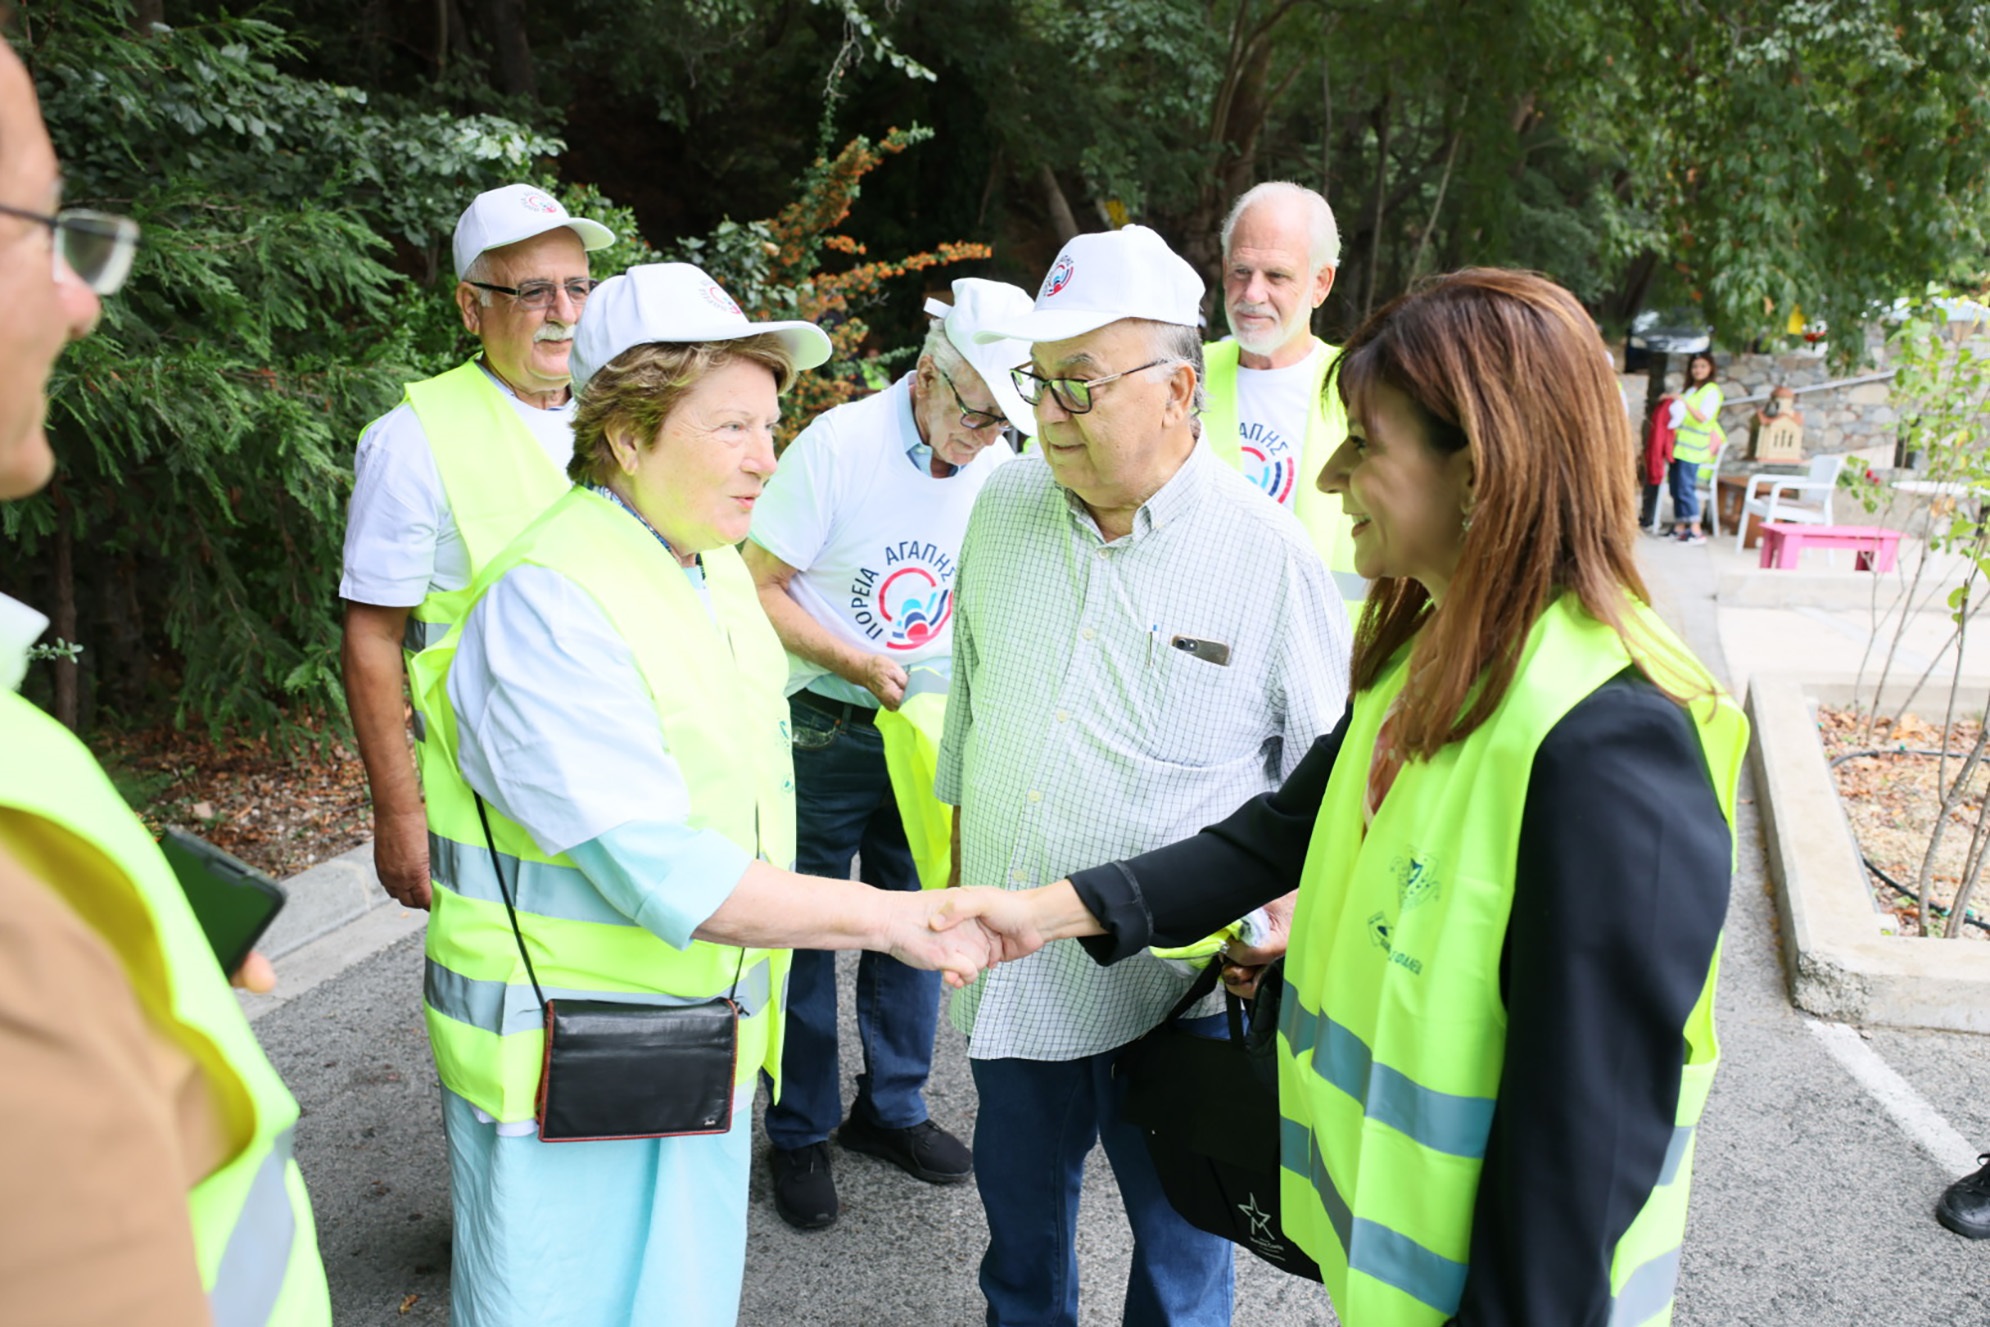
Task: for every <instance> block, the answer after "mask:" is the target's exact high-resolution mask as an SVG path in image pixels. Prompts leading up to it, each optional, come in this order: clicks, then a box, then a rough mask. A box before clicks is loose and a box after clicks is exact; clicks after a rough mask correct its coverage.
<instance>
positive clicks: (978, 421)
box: [933, 364, 1009, 433]
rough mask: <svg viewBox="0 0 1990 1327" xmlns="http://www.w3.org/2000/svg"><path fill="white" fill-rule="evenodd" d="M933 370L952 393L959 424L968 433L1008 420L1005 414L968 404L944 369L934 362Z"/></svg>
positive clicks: (999, 424) (994, 426)
mask: <svg viewBox="0 0 1990 1327" xmlns="http://www.w3.org/2000/svg"><path fill="white" fill-rule="evenodd" d="M933 371H934V372H935V373H938V374H939V375H940V381H941V382H943V383H945V384H946V385H947V390H948V391H950V392H952V393H953V394H954V404H955V405H957V406H959V407H960V426H961V427H962V428H964V429H966V430H967V431H968V432H970V433H979V432H981V431H982V430H983V429H992V428H997V427H1000V426H1001V425H1003V424H1006V423H1008V422H1009V420H1008V417H1007V416H1004V415H999V414H994V413H991V412H990V411H987V410H976V409H974V408H972V407H971V406H969V405H968V403H967V401H966V399H965V398H963V397H962V396H961V394H960V388H958V387H956V386H954V380H953V379H952V378H949V377H948V376H947V371H946V370H945V369H943V368H941V367H940V366H939V365H937V364H935V365H934V366H933Z"/></svg>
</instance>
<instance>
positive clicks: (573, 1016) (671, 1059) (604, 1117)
mask: <svg viewBox="0 0 1990 1327" xmlns="http://www.w3.org/2000/svg"><path fill="white" fill-rule="evenodd" d="M477 819H478V821H479V822H481V823H482V825H483V827H484V846H485V848H487V849H488V850H489V851H490V855H491V870H492V871H493V872H494V873H495V874H496V875H497V881H498V892H499V893H500V894H502V895H503V896H504V910H505V914H506V915H507V916H508V917H510V918H511V934H512V938H513V939H515V940H516V941H517V942H518V956H519V957H520V958H522V959H524V960H525V975H526V976H527V977H529V978H531V980H532V993H533V995H535V996H537V997H538V999H539V1007H540V1008H541V1009H542V1010H544V1011H545V1016H546V1056H545V1059H544V1060H543V1061H542V1062H541V1065H540V1069H539V1095H538V1102H537V1105H536V1108H535V1110H534V1114H535V1116H536V1117H537V1118H538V1121H539V1139H540V1141H541V1142H547V1143H596V1142H610V1141H617V1140H621V1139H628V1138H678V1137H684V1136H689V1135H695V1134H719V1133H725V1132H727V1131H728V1130H730V1129H731V1128H732V1093H733V1079H734V1076H735V1074H736V1073H737V1072H738V1066H739V1006H738V1005H737V1004H735V1003H734V1001H733V997H734V996H737V995H738V994H739V975H740V974H739V972H734V973H733V979H732V991H731V992H730V994H728V995H726V996H721V997H716V998H713V999H710V1000H703V1001H699V1002H697V1003H695V1004H668V1005H656V1004H621V1003H618V1002H616V1001H611V1000H566V999H555V1000H549V999H547V998H546V992H545V991H544V990H543V989H541V987H540V985H539V974H538V973H537V972H536V971H534V970H533V967H532V955H531V954H529V953H527V952H526V949H525V936H524V935H523V934H522V933H521V932H520V931H519V929H518V910H517V909H516V907H514V906H513V903H512V898H511V888H510V886H508V885H507V884H506V883H505V878H504V871H503V870H502V868H501V867H500V866H499V863H498V855H497V842H496V840H495V839H493V838H492V836H491V822H490V817H489V816H487V815H486V814H485V812H484V799H483V798H482V797H481V796H479V797H478V798H477ZM739 962H740V968H741V969H742V970H744V968H745V965H746V951H745V950H744V949H741V950H740V953H739Z"/></svg>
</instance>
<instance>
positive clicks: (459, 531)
mask: <svg viewBox="0 0 1990 1327" xmlns="http://www.w3.org/2000/svg"><path fill="white" fill-rule="evenodd" d="M614 242H615V236H614V233H613V232H612V231H610V230H609V229H608V228H607V227H606V226H604V225H602V224H601V223H600V222H598V221H590V220H588V219H586V218H584V217H573V216H569V215H567V210H566V209H565V208H564V207H562V206H560V204H559V203H558V202H557V201H556V200H554V199H553V198H552V197H550V196H549V195H547V194H546V193H544V192H542V191H541V190H539V189H537V188H534V187H533V186H531V185H527V184H508V185H505V186H504V187H503V188H501V189H492V190H489V191H487V192H485V193H481V194H478V195H477V197H476V198H475V199H474V200H473V201H472V202H471V203H470V206H469V207H467V208H465V209H464V211H463V215H462V217H461V218H460V219H458V221H457V223H456V234H455V240H454V245H453V248H454V253H455V260H456V276H457V282H456V307H457V308H458V310H460V311H461V313H462V317H463V326H464V328H465V329H467V330H468V331H469V332H470V333H471V334H472V335H474V336H475V337H476V338H477V340H478V342H479V344H480V345H481V346H482V349H481V351H480V352H479V353H478V354H477V355H475V356H474V357H472V358H471V359H470V360H469V361H467V362H466V363H463V364H460V365H458V366H457V367H456V368H453V369H451V370H450V371H449V372H447V373H444V374H441V375H440V376H438V377H434V378H430V379H428V380H426V381H424V382H416V383H410V384H408V388H407V394H406V395H405V396H404V397H403V398H402V401H401V404H400V405H398V406H396V407H395V408H394V409H392V410H390V411H388V412H387V413H386V414H385V415H382V416H381V417H380V418H379V419H376V420H374V421H373V422H372V423H371V424H369V425H367V427H366V431H365V432H364V433H363V434H361V435H360V439H359V453H358V456H357V458H356V462H355V464H356V467H357V471H358V481H357V483H356V484H355V485H354V487H353V494H352V509H351V514H350V516H349V518H348V521H347V525H346V538H345V574H344V577H343V579H341V580H340V582H339V597H340V598H342V599H343V600H345V634H344V642H343V645H342V648H341V650H340V661H341V663H342V664H343V668H344V674H345V692H346V703H347V704H348V705H349V706H350V708H351V710H352V726H353V733H354V736H355V737H356V738H357V739H358V742H359V754H360V759H361V760H362V761H364V762H365V765H366V778H367V782H368V784H369V785H370V787H371V789H372V793H373V862H374V867H375V869H376V871H377V872H378V874H379V876H380V883H381V884H382V885H383V886H385V887H386V890H387V892H388V893H389V894H392V895H393V896H394V897H395V898H396V899H398V900H400V902H401V903H402V904H404V905H405V906H407V907H410V908H426V907H427V906H428V905H429V893H430V891H429V869H428V865H429V864H428V826H427V820H426V818H425V817H424V814H423V810H422V797H421V789H420V786H419V784H418V782H417V780H416V776H415V769H414V765H413V762H412V761H411V760H410V759H409V756H408V742H407V729H406V722H405V719H404V717H403V715H404V711H403V709H402V699H401V693H402V680H403V678H404V676H405V671H406V656H408V655H412V654H414V653H416V652H418V651H420V650H421V649H422V648H423V647H424V646H426V645H431V644H433V643H434V642H436V641H438V640H440V639H442V637H443V636H444V635H445V634H446V633H447V632H448V630H449V627H450V625H451V624H452V623H453V622H454V621H455V620H456V617H457V615H458V614H459V613H460V612H461V610H462V607H463V601H464V598H465V596H466V594H467V592H468V589H469V585H470V582H471V580H472V579H474V578H475V576H476V574H477V572H478V570H479V569H481V568H482V566H483V565H484V563H485V562H487V561H488V560H489V559H490V558H491V556H492V555H493V554H495V553H496V552H497V551H498V550H499V549H501V548H503V547H504V546H505V545H506V544H508V543H510V542H511V538H512V536H513V535H515V534H517V533H518V532H519V531H520V530H523V529H524V528H525V527H526V525H528V524H529V523H530V522H531V521H532V518H533V517H535V516H537V515H538V514H539V513H540V512H541V511H543V510H545V509H546V508H547V507H548V506H550V505H552V503H553V500H554V499H556V498H558V497H559V496H560V495H561V494H562V493H565V492H566V491H567V488H568V484H567V478H566V469H567V461H568V459H569V458H570V457H571V456H572V455H573V409H572V404H573V393H572V392H571V391H570V390H568V383H569V375H568V369H567V355H568V352H569V350H570V349H571V348H572V344H573V333H574V325H575V324H576V323H578V322H579V321H580V310H581V306H582V305H584V304H585V303H586V302H587V296H588V293H589V292H590V291H591V290H593V288H594V281H593V280H592V279H591V278H590V277H589V275H588V267H587V255H588V253H589V252H590V251H592V250H595V249H605V248H607V247H608V246H609V245H611V244H613V243H614ZM422 722H423V720H422V716H421V714H420V713H419V712H417V713H416V715H415V723H416V730H417V734H419V731H420V725H421V724H422Z"/></svg>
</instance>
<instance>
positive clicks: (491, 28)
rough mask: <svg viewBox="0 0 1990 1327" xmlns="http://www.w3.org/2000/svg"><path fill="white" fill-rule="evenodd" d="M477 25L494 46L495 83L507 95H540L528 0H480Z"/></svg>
mask: <svg viewBox="0 0 1990 1327" xmlns="http://www.w3.org/2000/svg"><path fill="white" fill-rule="evenodd" d="M476 14H477V20H476V21H477V26H478V27H479V28H481V29H482V30H483V37H484V40H485V41H487V42H489V43H490V47H491V86H492V87H494V88H496V89H497V90H498V91H499V92H502V93H503V94H504V95H505V96H507V97H536V96H538V95H539V79H538V74H537V72H536V70H535V69H534V67H533V64H532V45H531V42H530V41H529V40H528V39H527V37H526V34H525V0H476Z"/></svg>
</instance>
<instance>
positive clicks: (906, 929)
mask: <svg viewBox="0 0 1990 1327" xmlns="http://www.w3.org/2000/svg"><path fill="white" fill-rule="evenodd" d="M886 902H887V905H888V907H889V909H890V920H889V922H888V928H887V934H886V935H885V936H884V937H882V938H883V940H884V943H882V944H879V945H877V946H875V947H876V948H879V949H882V950H884V952H886V953H888V954H890V955H891V956H892V957H893V958H895V959H897V960H898V961H899V962H901V963H905V964H907V965H909V966H911V967H915V968H926V969H938V970H939V971H940V972H942V973H944V974H945V981H946V983H947V985H949V986H952V987H955V988H959V987H962V986H966V985H968V984H969V983H971V982H972V981H973V980H974V979H975V978H976V977H979V976H980V975H981V974H982V972H984V971H985V970H987V969H988V968H992V967H994V966H995V965H996V964H997V963H1007V962H1009V961H1010V960H1012V959H1018V958H1025V957H1027V956H1029V955H1031V954H1034V953H1035V952H1036V951H1037V950H1039V949H1041V948H1043V947H1044V946H1045V945H1046V944H1048V943H1050V942H1051V941H1052V940H1061V939H1064V938H1065V937H1067V936H1075V935H1098V934H1100V933H1101V930H1100V927H1099V924H1098V922H1097V921H1096V920H1094V919H1093V917H1092V914H1091V913H1090V912H1088V911H1086V909H1085V905H1084V904H1082V903H1080V902H1079V901H1078V894H1077V891H1076V890H1074V889H1073V888H1072V887H1071V882H1070V881H1068V880H1060V881H1058V882H1057V883H1056V884H1054V885H1045V886H1043V887H1042V888H1039V889H1021V890H1010V889H985V888H984V889H942V890H932V891H926V892H921V893H917V894H894V895H888V896H887V899H886Z"/></svg>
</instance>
